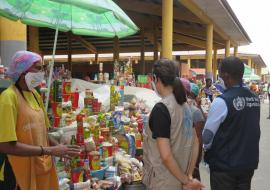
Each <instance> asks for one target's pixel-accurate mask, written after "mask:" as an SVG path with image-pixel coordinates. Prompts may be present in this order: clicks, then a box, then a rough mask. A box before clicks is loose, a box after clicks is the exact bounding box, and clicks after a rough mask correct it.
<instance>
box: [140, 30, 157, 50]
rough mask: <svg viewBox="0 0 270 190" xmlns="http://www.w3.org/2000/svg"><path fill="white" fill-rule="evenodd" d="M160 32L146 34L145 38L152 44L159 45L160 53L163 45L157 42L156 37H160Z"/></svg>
mask: <svg viewBox="0 0 270 190" xmlns="http://www.w3.org/2000/svg"><path fill="white" fill-rule="evenodd" d="M159 33H160V32H158V31H157V32H156V31H155V30H154V31H152V32H145V33H144V36H145V37H146V38H147V39H148V40H149V41H150V42H151V44H153V45H155V43H157V48H158V51H161V44H160V43H159V42H158V41H157V42H156V41H155V35H157V38H158V37H159V36H158V34H159Z"/></svg>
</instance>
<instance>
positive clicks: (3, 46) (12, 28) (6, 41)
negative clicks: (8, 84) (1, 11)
mask: <svg viewBox="0 0 270 190" xmlns="http://www.w3.org/2000/svg"><path fill="white" fill-rule="evenodd" d="M26 45H27V44H26V25H24V24H22V23H21V22H14V21H11V20H8V19H6V18H4V17H1V16H0V57H1V63H2V64H3V65H5V66H8V65H9V63H10V61H11V58H12V56H13V55H14V53H15V52H16V51H19V50H26Z"/></svg>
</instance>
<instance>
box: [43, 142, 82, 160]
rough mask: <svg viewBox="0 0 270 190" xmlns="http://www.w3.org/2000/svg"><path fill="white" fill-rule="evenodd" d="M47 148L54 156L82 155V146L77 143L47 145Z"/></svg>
mask: <svg viewBox="0 0 270 190" xmlns="http://www.w3.org/2000/svg"><path fill="white" fill-rule="evenodd" d="M44 150H45V154H46V152H49V154H50V155H52V156H59V157H66V158H70V157H76V156H79V155H80V152H81V148H80V146H77V145H62V144H59V145H57V146H52V147H47V148H46V149H45V148H44Z"/></svg>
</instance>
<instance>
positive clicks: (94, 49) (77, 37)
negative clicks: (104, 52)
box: [72, 35, 97, 53]
mask: <svg viewBox="0 0 270 190" xmlns="http://www.w3.org/2000/svg"><path fill="white" fill-rule="evenodd" d="M72 38H73V39H76V40H78V41H79V42H80V43H81V44H82V45H83V46H84V47H85V48H86V49H88V50H89V51H90V52H91V53H97V49H96V47H95V46H94V45H92V44H91V43H90V42H88V41H87V40H85V39H83V38H82V37H81V36H76V35H72Z"/></svg>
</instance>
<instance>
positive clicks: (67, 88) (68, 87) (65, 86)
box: [63, 81, 71, 94]
mask: <svg viewBox="0 0 270 190" xmlns="http://www.w3.org/2000/svg"><path fill="white" fill-rule="evenodd" d="M70 93H71V82H69V81H65V82H63V94H70Z"/></svg>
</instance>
